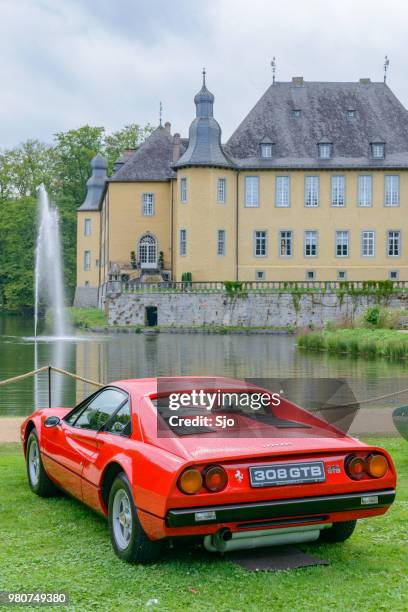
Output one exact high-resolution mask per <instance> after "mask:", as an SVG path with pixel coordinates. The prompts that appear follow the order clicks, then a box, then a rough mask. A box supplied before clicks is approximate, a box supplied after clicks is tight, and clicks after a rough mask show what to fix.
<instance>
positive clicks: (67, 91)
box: [0, 0, 408, 148]
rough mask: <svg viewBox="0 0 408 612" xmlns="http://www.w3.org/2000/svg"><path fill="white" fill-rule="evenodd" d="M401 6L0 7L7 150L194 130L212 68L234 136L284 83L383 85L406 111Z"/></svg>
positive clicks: (264, 0)
mask: <svg viewBox="0 0 408 612" xmlns="http://www.w3.org/2000/svg"><path fill="white" fill-rule="evenodd" d="M407 40H408V6H407V3H406V1H404V0H387V1H386V2H384V1H383V0H382V1H381V2H380V1H379V0H338V1H335V0H307V1H306V0H285V1H284V2H276V1H274V0H201V1H200V2H198V1H196V0H150V1H147V0H0V75H1V90H0V148H5V147H11V146H14V145H17V144H18V143H19V142H21V141H24V140H27V139H29V138H38V139H40V140H43V141H46V142H50V141H51V140H52V135H53V133H55V132H58V131H62V130H67V129H70V128H75V127H79V126H81V125H84V124H86V123H89V124H91V125H103V126H105V127H106V128H107V129H108V130H116V129H120V128H121V127H122V126H124V125H126V124H129V123H133V122H135V123H140V124H142V125H144V124H146V123H151V124H153V125H157V123H158V114H159V110H158V109H159V102H160V100H161V101H162V102H163V107H164V112H163V118H164V120H169V121H171V123H172V131H178V132H181V133H182V134H183V135H185V134H186V133H187V130H188V126H189V124H190V122H191V120H192V119H193V117H194V110H195V109H194V104H193V97H194V94H195V93H196V92H197V91H198V89H199V88H200V86H201V70H202V67H203V66H205V67H206V69H207V85H208V87H209V89H210V90H211V91H212V92H213V93H214V95H215V117H216V118H217V120H218V121H219V123H220V124H221V127H222V130H223V140H226V139H227V138H228V136H230V134H231V133H232V131H233V130H234V129H235V127H236V126H237V125H238V123H239V122H240V121H241V120H242V119H243V118H244V116H245V115H246V114H247V113H248V112H249V110H250V109H251V107H252V106H253V105H254V104H255V102H256V101H257V100H258V99H259V97H260V96H261V95H262V94H263V92H264V91H265V89H266V88H267V87H268V86H269V85H270V83H271V79H272V73H271V66H270V62H271V59H272V57H273V56H274V55H275V56H276V58H277V79H278V80H281V81H286V80H290V79H291V77H292V76H303V77H304V78H305V79H306V80H314V81H335V80H338V81H356V80H358V79H359V77H371V79H372V80H375V81H380V80H382V78H383V63H384V55H385V54H388V56H389V58H390V67H389V77H388V83H389V85H390V87H391V88H392V89H393V90H394V92H395V93H396V95H397V96H398V97H399V98H400V100H401V101H402V102H403V104H404V105H405V106H408V54H407V47H408V43H407Z"/></svg>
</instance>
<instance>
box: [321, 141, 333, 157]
mask: <svg viewBox="0 0 408 612" xmlns="http://www.w3.org/2000/svg"><path fill="white" fill-rule="evenodd" d="M331 155H332V144H331V143H330V142H320V143H319V157H320V159H330V157H331Z"/></svg>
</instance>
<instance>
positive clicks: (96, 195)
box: [78, 153, 108, 210]
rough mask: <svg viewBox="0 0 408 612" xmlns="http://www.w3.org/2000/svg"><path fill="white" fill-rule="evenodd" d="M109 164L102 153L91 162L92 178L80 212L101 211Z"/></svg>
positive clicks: (88, 182) (88, 183)
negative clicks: (100, 203)
mask: <svg viewBox="0 0 408 612" xmlns="http://www.w3.org/2000/svg"><path fill="white" fill-rule="evenodd" d="M107 167H108V164H107V162H106V159H105V158H104V157H102V155H101V154H100V153H98V154H97V155H95V157H94V158H93V159H92V161H91V168H92V172H91V176H90V177H89V179H88V181H87V183H86V186H87V193H86V198H85V200H84V202H83V204H82V205H81V206H80V207H79V208H78V210H99V202H100V199H101V195H102V192H103V190H104V187H105V183H106V178H107V175H106V169H107Z"/></svg>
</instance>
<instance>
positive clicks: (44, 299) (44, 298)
mask: <svg viewBox="0 0 408 612" xmlns="http://www.w3.org/2000/svg"><path fill="white" fill-rule="evenodd" d="M38 213H39V225H38V234H37V246H36V254H35V306H34V308H35V310H34V335H35V337H37V331H38V315H39V309H40V304H45V306H46V309H47V312H48V313H49V314H50V315H51V317H50V319H51V325H52V336H54V337H57V338H62V337H64V336H67V332H68V324H67V319H66V315H65V310H64V283H63V273H62V258H61V241H60V233H59V218H58V211H57V210H56V209H55V208H53V207H52V206H51V205H50V202H49V199H48V194H47V191H46V189H45V187H44V185H40V187H39V189H38Z"/></svg>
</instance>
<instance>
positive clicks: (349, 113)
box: [347, 108, 356, 119]
mask: <svg viewBox="0 0 408 612" xmlns="http://www.w3.org/2000/svg"><path fill="white" fill-rule="evenodd" d="M355 116H356V111H355V110H354V108H349V109H348V111H347V117H348V119H353V117H355Z"/></svg>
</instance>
